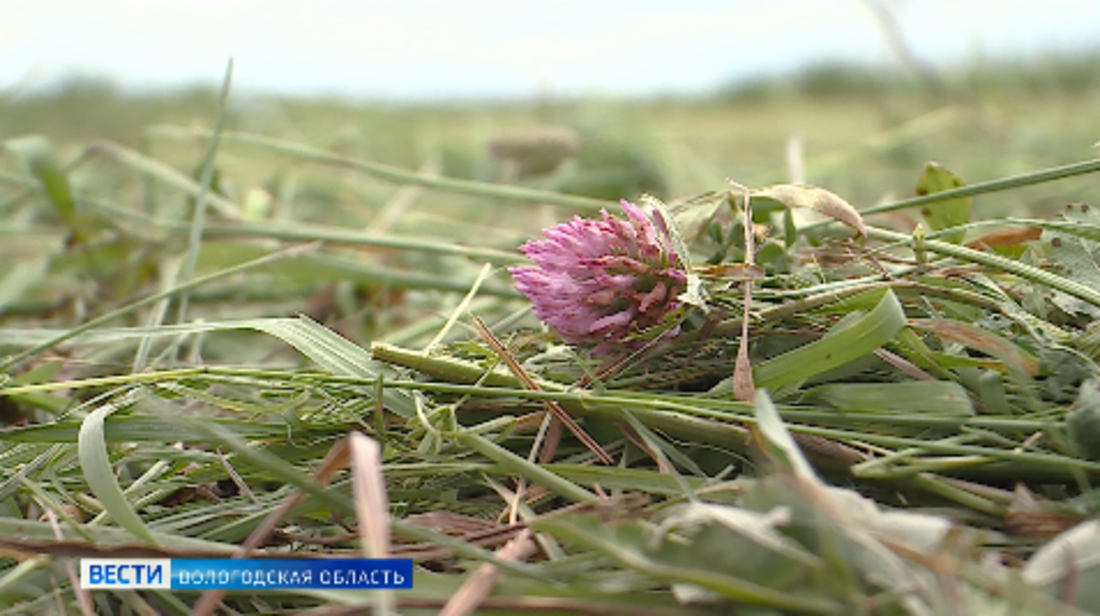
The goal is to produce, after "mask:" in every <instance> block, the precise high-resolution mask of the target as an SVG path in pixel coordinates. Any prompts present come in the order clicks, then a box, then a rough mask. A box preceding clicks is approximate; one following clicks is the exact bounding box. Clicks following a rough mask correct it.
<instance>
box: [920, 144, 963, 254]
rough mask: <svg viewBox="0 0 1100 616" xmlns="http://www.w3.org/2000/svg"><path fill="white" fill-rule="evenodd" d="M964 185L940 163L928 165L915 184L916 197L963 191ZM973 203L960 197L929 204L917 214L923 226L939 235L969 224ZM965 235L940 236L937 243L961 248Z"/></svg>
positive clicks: (960, 179) (959, 232)
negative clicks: (924, 223)
mask: <svg viewBox="0 0 1100 616" xmlns="http://www.w3.org/2000/svg"><path fill="white" fill-rule="evenodd" d="M965 185H966V183H965V182H963V181H962V178H960V177H959V176H957V175H955V174H954V173H951V172H950V171H948V170H947V169H944V168H943V167H942V166H941V165H940V164H939V163H934V162H930V163H927V164H926V165H925V166H924V171H923V172H921V175H920V179H918V180H917V196H920V197H923V196H925V195H931V194H934V193H938V192H943V191H945V190H951V189H954V188H962V187H963V186H965ZM972 206H973V199H971V198H970V197H962V198H959V199H948V200H946V201H938V202H936V203H929V204H928V205H925V206H923V207H921V209H920V213H921V216H923V217H924V222H926V223H928V226H929V227H930V228H931V229H932V230H933V231H942V230H944V229H950V228H951V227H958V226H960V225H965V224H967V223H969V222H970V210H971V208H972ZM965 235H966V231H956V232H955V233H950V234H948V235H944V236H940V238H939V239H940V240H941V241H944V242H950V243H952V244H961V243H962V241H963V237H964V236H965Z"/></svg>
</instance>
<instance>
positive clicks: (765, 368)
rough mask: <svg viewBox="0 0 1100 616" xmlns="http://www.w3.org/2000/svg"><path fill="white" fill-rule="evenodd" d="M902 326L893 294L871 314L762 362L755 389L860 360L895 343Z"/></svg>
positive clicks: (901, 314)
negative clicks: (883, 346)
mask: <svg viewBox="0 0 1100 616" xmlns="http://www.w3.org/2000/svg"><path fill="white" fill-rule="evenodd" d="M904 326H905V312H904V310H902V307H901V303H900V302H898V298H897V296H896V295H894V293H893V291H889V292H887V293H885V294H884V295H883V297H882V299H881V300H880V301H879V303H878V305H877V306H875V308H874V310H871V311H870V312H868V313H867V314H865V315H863V316H861V317H859V318H858V319H855V320H854V321H851V322H849V323H848V324H847V327H845V328H844V329H842V330H839V331H836V330H834V331H833V332H831V334H830V335H828V336H826V337H824V338H822V339H821V340H817V341H815V342H811V343H809V344H806V345H803V346H801V347H798V348H797V349H795V350H793V351H789V352H787V353H784V354H782V355H780V356H778V357H773V358H772V359H769V360H767V361H765V362H761V363H759V364H757V365H756V367H755V368H754V369H753V380H754V382H755V383H756V386H757V387H763V388H767V389H770V390H773V391H774V390H776V389H779V388H781V387H784V386H787V385H791V384H794V383H798V382H800V381H803V380H805V379H808V378H810V377H812V376H815V375H818V374H821V373H823V372H827V371H829V370H832V369H834V368H839V367H840V366H843V365H845V364H847V363H849V362H851V361H854V360H856V359H859V358H860V357H863V356H864V355H867V354H868V353H871V352H873V351H874V350H875V349H877V348H879V347H881V346H882V345H884V344H886V343H888V342H890V341H891V340H893V339H894V336H896V335H897V333H898V332H899V331H901V329H902V328H903V327H904Z"/></svg>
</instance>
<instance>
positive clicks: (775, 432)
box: [752, 389, 818, 483]
mask: <svg viewBox="0 0 1100 616" xmlns="http://www.w3.org/2000/svg"><path fill="white" fill-rule="evenodd" d="M752 408H753V412H754V414H755V415H756V428H757V432H758V435H759V437H760V438H759V441H760V446H761V447H762V448H763V449H764V453H765V454H766V455H767V456H768V459H769V460H770V461H771V462H772V464H774V465H775V466H776V467H778V468H779V469H781V470H783V471H785V472H788V473H794V474H795V475H796V476H798V477H800V478H803V479H807V480H809V481H811V482H814V483H817V482H818V479H817V475H816V474H815V473H814V469H813V467H812V466H810V463H809V461H807V460H806V457H805V456H803V455H802V450H801V449H799V447H798V444H797V443H795V442H794V438H792V437H791V433H790V432H788V431H787V426H786V424H784V423H783V418H782V417H780V416H779V411H777V410H775V405H774V404H772V400H771V398H769V397H768V392H767V391H765V390H763V389H757V390H756V400H754V401H753V405H752Z"/></svg>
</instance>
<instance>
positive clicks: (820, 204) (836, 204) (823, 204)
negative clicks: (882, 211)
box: [751, 184, 867, 237]
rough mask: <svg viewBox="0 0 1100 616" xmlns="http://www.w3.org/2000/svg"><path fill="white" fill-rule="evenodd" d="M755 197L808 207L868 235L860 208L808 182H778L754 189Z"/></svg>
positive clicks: (861, 235)
mask: <svg viewBox="0 0 1100 616" xmlns="http://www.w3.org/2000/svg"><path fill="white" fill-rule="evenodd" d="M751 194H752V198H753V199H770V200H772V201H778V202H779V203H782V204H783V205H785V206H787V207H788V208H795V207H801V208H808V209H811V210H814V211H815V212H818V213H820V214H824V215H825V216H828V217H829V218H832V219H833V220H835V221H837V222H839V223H841V224H844V225H845V226H847V227H849V228H850V229H852V230H853V231H855V232H856V233H857V234H858V235H859V236H860V237H867V227H866V225H864V224H863V217H862V216H861V215H860V213H859V210H857V209H856V208H855V207H853V206H852V204H850V203H848V202H847V201H845V200H844V199H842V198H841V197H839V196H838V195H836V194H834V193H832V192H829V191H828V190H825V189H824V188H819V187H817V186H810V185H808V184H776V185H774V186H767V187H764V188H760V189H757V190H754V191H752V193H751Z"/></svg>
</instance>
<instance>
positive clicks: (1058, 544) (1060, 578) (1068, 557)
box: [1022, 520, 1100, 614]
mask: <svg viewBox="0 0 1100 616" xmlns="http://www.w3.org/2000/svg"><path fill="white" fill-rule="evenodd" d="M1022 573H1023V578H1024V581H1025V582H1027V583H1028V584H1030V585H1031V586H1034V587H1036V588H1039V589H1040V590H1042V591H1043V592H1045V593H1047V594H1049V595H1050V596H1052V597H1055V598H1058V599H1063V600H1064V599H1069V600H1070V601H1071V602H1072V604H1073V605H1075V606H1077V607H1079V608H1081V609H1082V610H1086V611H1087V612H1089V613H1093V614H1095V613H1096V609H1097V607H1098V606H1100V521H1097V520H1090V521H1088V522H1083V523H1081V524H1078V525H1077V526H1075V527H1073V528H1071V529H1070V530H1067V531H1066V532H1064V533H1062V534H1060V535H1058V536H1057V537H1055V538H1054V539H1052V540H1051V541H1050V542H1049V543H1047V544H1046V545H1044V546H1043V547H1042V548H1040V549H1039V551H1037V552H1035V554H1034V555H1033V556H1032V557H1031V558H1030V559H1029V560H1028V561H1027V564H1026V565H1025V566H1024V568H1023V572H1022Z"/></svg>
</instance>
